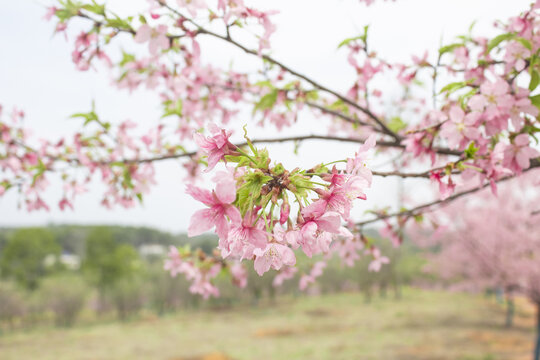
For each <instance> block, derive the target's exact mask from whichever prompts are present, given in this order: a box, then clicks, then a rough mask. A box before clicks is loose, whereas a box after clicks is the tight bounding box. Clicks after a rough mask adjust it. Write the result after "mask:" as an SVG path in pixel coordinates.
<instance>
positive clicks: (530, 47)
mask: <svg viewBox="0 0 540 360" xmlns="http://www.w3.org/2000/svg"><path fill="white" fill-rule="evenodd" d="M516 41H518V42H520V43H521V45H523V46H525V47H526V48H527V49H529V50H532V45H531V42H530V41H529V40H527V39H524V38H522V37H518V38H516Z"/></svg>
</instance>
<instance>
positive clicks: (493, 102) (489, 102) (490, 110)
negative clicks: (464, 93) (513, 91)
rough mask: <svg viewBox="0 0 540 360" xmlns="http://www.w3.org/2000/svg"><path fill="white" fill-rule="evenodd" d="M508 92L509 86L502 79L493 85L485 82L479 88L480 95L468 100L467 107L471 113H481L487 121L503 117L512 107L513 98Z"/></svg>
mask: <svg viewBox="0 0 540 360" xmlns="http://www.w3.org/2000/svg"><path fill="white" fill-rule="evenodd" d="M509 91H510V86H509V85H508V83H507V82H506V81H504V80H503V79H497V81H495V82H493V83H492V82H487V81H486V82H484V83H483V84H482V85H481V86H480V94H479V95H474V96H473V97H472V98H471V99H470V100H469V107H470V108H471V109H472V110H473V111H479V112H482V111H483V112H484V113H485V114H486V116H487V118H488V120H492V119H494V118H496V117H498V116H501V115H504V113H505V112H507V111H508V110H509V109H510V107H511V106H512V103H513V97H512V96H511V95H510V94H509Z"/></svg>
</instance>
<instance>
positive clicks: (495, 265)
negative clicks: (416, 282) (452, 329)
mask: <svg viewBox="0 0 540 360" xmlns="http://www.w3.org/2000/svg"><path fill="white" fill-rule="evenodd" d="M537 177H538V172H537V171H536V172H532V173H530V174H527V175H526V176H524V177H522V178H520V179H517V180H513V181H512V182H509V183H507V184H504V185H502V186H501V189H500V191H499V196H498V197H493V196H491V194H489V193H487V192H485V191H484V192H483V193H482V194H480V195H481V196H480V198H479V199H475V201H470V200H471V199H466V200H462V201H459V202H455V203H453V204H452V205H451V206H448V207H446V208H444V209H443V210H441V211H439V213H438V214H437V219H438V221H439V222H440V223H441V225H440V227H442V228H444V229H443V230H442V231H441V232H438V233H437V234H436V236H430V237H426V234H429V232H426V231H424V230H422V231H420V232H414V234H415V238H416V239H418V242H419V243H420V244H421V245H423V246H429V247H432V246H439V247H440V248H441V250H440V251H439V252H437V253H436V254H433V255H432V256H431V258H430V263H429V266H428V269H429V270H430V271H432V272H435V273H437V274H439V275H440V276H441V277H442V278H443V279H445V280H446V281H447V282H448V284H449V285H450V286H452V287H453V288H456V289H466V290H482V289H485V288H500V289H503V290H504V291H506V292H510V293H516V292H518V293H522V294H524V295H526V296H528V297H529V298H531V299H532V300H533V301H535V302H538V301H539V300H540V286H539V284H540V268H539V265H538V264H539V259H540V241H539V239H538V236H537V232H538V227H539V224H540V222H539V212H538V210H539V206H538V205H537V203H538V202H537V201H536V200H537V199H538V195H539V194H538V189H537V185H536V184H535V182H536V179H537ZM531 186H532V187H531ZM428 236H429V235H428Z"/></svg>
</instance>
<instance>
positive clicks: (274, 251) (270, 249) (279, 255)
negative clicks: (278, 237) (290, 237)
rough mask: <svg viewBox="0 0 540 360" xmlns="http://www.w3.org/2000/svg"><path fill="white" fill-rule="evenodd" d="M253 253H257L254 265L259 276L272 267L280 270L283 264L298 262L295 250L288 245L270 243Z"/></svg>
mask: <svg viewBox="0 0 540 360" xmlns="http://www.w3.org/2000/svg"><path fill="white" fill-rule="evenodd" d="M253 254H254V255H255V261H254V262H253V266H254V268H255V271H256V272H257V274H259V276H262V274H264V273H265V272H267V271H268V270H270V267H272V268H273V269H275V270H279V269H281V267H282V266H283V265H287V266H294V265H295V264H296V257H295V256H294V252H293V251H292V250H291V248H290V247H288V246H287V245H282V244H278V243H270V244H268V245H267V246H266V248H265V249H264V250H263V249H255V250H254V251H253Z"/></svg>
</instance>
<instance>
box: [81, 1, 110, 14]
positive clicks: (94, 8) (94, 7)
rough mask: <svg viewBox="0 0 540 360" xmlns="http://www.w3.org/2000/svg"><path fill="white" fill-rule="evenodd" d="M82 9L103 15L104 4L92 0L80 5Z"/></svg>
mask: <svg viewBox="0 0 540 360" xmlns="http://www.w3.org/2000/svg"><path fill="white" fill-rule="evenodd" d="M82 9H84V10H87V11H90V12H92V13H94V14H97V15H102V16H104V15H105V5H100V4H98V3H96V2H95V0H92V3H91V4H86V5H83V6H82Z"/></svg>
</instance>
